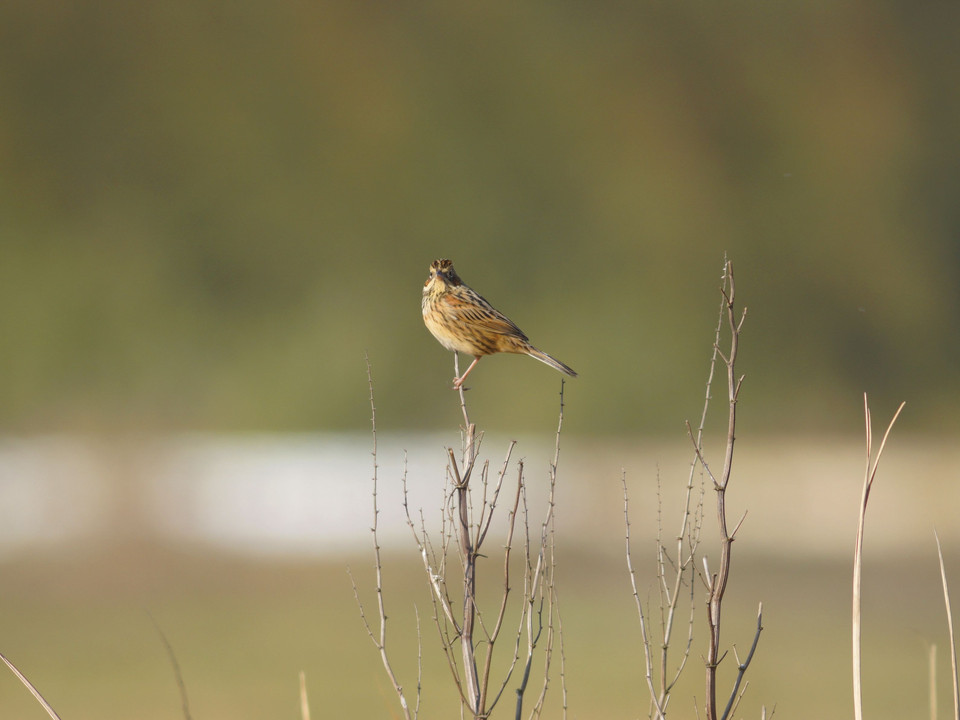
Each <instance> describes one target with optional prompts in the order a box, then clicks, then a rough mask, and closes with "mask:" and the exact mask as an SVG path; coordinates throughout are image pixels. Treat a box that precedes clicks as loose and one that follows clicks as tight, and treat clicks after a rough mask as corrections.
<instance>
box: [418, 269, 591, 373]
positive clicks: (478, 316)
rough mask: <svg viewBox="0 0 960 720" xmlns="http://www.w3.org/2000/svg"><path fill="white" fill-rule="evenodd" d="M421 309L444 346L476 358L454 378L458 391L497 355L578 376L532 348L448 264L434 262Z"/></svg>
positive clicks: (520, 331)
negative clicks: (488, 358) (523, 358)
mask: <svg viewBox="0 0 960 720" xmlns="http://www.w3.org/2000/svg"><path fill="white" fill-rule="evenodd" d="M421 306H422V309H423V322H424V324H425V325H426V326H427V329H428V330H429V331H430V332H431V333H433V336H434V337H435V338H436V339H437V340H439V341H440V344H441V345H443V346H444V347H445V348H447V350H453V351H455V352H461V353H465V354H467V355H471V356H472V357H473V362H472V363H471V364H470V367H468V368H467V369H466V371H465V372H464V373H463V375H461V376H460V377H458V378H454V380H453V387H454V389H455V390H457V389H459V388H460V386H461V385H462V384H463V381H464V379H465V378H466V377H467V375H468V374H469V373H470V371H471V370H473V368H474V366H475V365H476V364H477V363H478V362H479V361H480V358H481V357H483V356H484V355H492V354H494V353H498V352H507V353H517V354H521V355H529V356H530V357H535V358H536V359H537V360H540V361H541V362H544V363H546V364H547V365H549V366H550V367H553V368H556V369H557V370H559V371H560V372H562V373H565V374H566V375H569V376H570V377H576V376H577V374H576V373H575V372H574V371H573V370H571V369H570V368H569V367H567V366H566V365H564V364H563V363H562V362H560V361H559V360H557V359H556V358H553V357H550V356H549V355H547V354H546V353H545V352H542V351H540V350H538V349H537V348H535V347H534V346H533V345H531V344H530V341H529V339H527V336H526V335H524V334H523V331H522V330H520V328H518V327H517V326H516V325H515V324H514V323H513V322H512V321H511V320H510V319H509V318H508V317H507V316H506V315H504V314H503V313H502V312H500V311H499V310H497V309H496V308H494V307H493V306H492V305H491V304H490V303H488V302H487V301H486V300H485V299H484V298H483V297H482V296H481V295H480V294H479V293H477V292H475V291H474V290H472V289H471V288H470V287H468V286H467V285H464V283H463V281H462V280H461V279H460V277H459V276H458V275H457V273H456V271H455V270H454V269H453V263H452V262H450V261H449V260H434V261H433V263H432V264H431V265H430V277H429V278H427V282H426V283H425V284H424V287H423V301H422V303H421Z"/></svg>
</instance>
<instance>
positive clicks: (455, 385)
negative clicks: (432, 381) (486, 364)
mask: <svg viewBox="0 0 960 720" xmlns="http://www.w3.org/2000/svg"><path fill="white" fill-rule="evenodd" d="M478 362H480V358H478V357H475V358H474V359H473V362H472V363H470V367H468V368H467V369H466V370H464V371H463V375H461V376H460V377H458V378H454V379H453V389H454V390H459V389H460V386H461V385H463V381H464V380H466V379H467V375H469V374H470V371H471V370H473V366H474V365H476V364H477V363H478Z"/></svg>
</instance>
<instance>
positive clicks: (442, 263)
mask: <svg viewBox="0 0 960 720" xmlns="http://www.w3.org/2000/svg"><path fill="white" fill-rule="evenodd" d="M460 284H462V281H461V280H460V276H459V275H457V271H456V270H454V269H453V263H452V262H451V261H449V260H447V259H440V260H434V261H433V262H432V263H431V264H430V277H428V278H427V281H426V282H425V283H424V284H423V285H424V292H428V291H433V292H438V291H441V290H444V289H446V288H447V287H456V286H457V285H460Z"/></svg>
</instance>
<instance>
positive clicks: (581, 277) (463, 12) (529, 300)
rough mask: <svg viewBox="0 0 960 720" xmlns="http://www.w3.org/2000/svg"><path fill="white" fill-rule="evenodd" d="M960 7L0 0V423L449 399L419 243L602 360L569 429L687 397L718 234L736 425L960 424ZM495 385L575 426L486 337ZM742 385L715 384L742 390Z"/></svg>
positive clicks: (250, 414) (302, 413)
mask: <svg viewBox="0 0 960 720" xmlns="http://www.w3.org/2000/svg"><path fill="white" fill-rule="evenodd" d="M958 27H960V5H956V4H949V3H933V4H919V5H918V4H915V3H907V2H859V1H857V0H840V1H838V2H807V3H769V2H759V1H750V2H743V3H736V4H730V3H724V4H716V3H707V2H685V3H647V2H632V3H614V2H595V3H552V2H542V3H538V2H532V3H520V4H517V3H511V2H499V1H495V2H485V3H442V2H426V3H370V2H349V1H346V0H339V1H336V2H324V1H322V0H320V1H317V2H301V1H294V2H288V3H266V2H261V3H258V2H239V3H228V2H211V1H201V2H197V1H195V0H191V1H190V2H186V1H185V0H167V1H166V2H163V3H145V4H138V3H132V4H131V3H126V2H117V1H116V0H106V1H99V2H80V3H55V2H45V1H41V2H24V1H23V0H13V1H12V2H7V3H4V4H3V6H2V7H0V108H2V110H0V243H2V246H0V250H2V254H0V308H2V309H0V337H2V350H0V377H2V381H0V429H3V430H5V431H7V432H33V431H50V430H70V429H81V430H82V429H104V428H106V429H114V428H135V429H143V430H153V429H162V430H170V429H211V430H311V429H347V428H362V427H364V426H365V425H366V423H367V422H368V415H369V410H368V408H367V406H366V376H365V369H364V364H363V353H364V351H367V352H368V353H369V356H370V358H371V361H372V363H373V370H374V378H375V381H376V390H377V395H378V398H379V410H380V418H379V419H380V422H381V425H382V426H385V427H394V428H409V429H417V428H427V427H431V428H432V427H438V426H440V425H444V426H450V425H452V424H455V423H456V419H457V409H456V406H455V404H454V402H453V397H452V393H450V391H449V389H448V388H449V379H450V378H451V377H452V374H453V366H452V357H451V355H450V354H449V353H447V352H446V351H444V350H443V349H442V348H441V347H440V346H439V345H438V344H437V343H436V342H435V341H434V340H433V339H432V338H431V337H430V336H429V335H428V334H427V332H426V330H425V329H424V328H423V326H422V323H421V320H420V311H419V294H420V287H421V283H422V282H423V280H424V279H425V277H426V269H427V266H428V264H429V262H430V261H431V260H432V259H434V258H435V257H440V256H445V257H450V258H452V259H453V260H454V261H455V262H456V263H457V267H458V270H459V271H460V274H461V275H462V276H463V277H464V279H465V280H466V282H467V283H469V284H471V285H472V286H473V287H475V288H476V289H478V290H479V291H480V292H481V293H483V294H484V295H485V296H486V297H487V298H488V299H490V300H491V301H492V302H493V303H494V304H495V305H497V306H498V307H500V308H501V309H502V310H503V311H504V312H506V313H507V314H508V315H509V316H510V317H511V318H513V319H514V320H515V321H516V322H517V323H518V324H519V325H520V326H521V327H522V328H524V329H525V330H526V332H527V333H528V334H529V335H530V336H531V339H532V340H533V342H534V343H535V344H537V345H538V346H540V347H541V348H542V349H544V350H546V351H547V352H550V353H551V354H555V355H556V356H557V357H559V358H560V359H562V360H563V361H564V362H566V363H568V364H570V365H571V366H573V367H574V368H575V369H577V370H578V371H579V372H580V373H581V377H580V378H579V379H577V380H574V381H571V382H569V383H568V384H567V401H568V403H569V406H568V407H571V408H575V409H576V412H572V411H571V412H570V413H569V417H568V422H569V427H571V428H572V429H573V430H574V431H576V432H583V433H605V432H623V431H631V430H637V429H641V430H644V431H663V430H668V431H671V432H676V431H682V421H683V420H684V419H685V418H695V417H697V416H698V414H699V406H700V403H701V398H702V395H703V381H704V379H705V377H706V371H707V360H708V357H709V353H710V350H711V343H712V341H713V328H714V327H715V323H716V310H717V308H718V307H719V296H718V292H717V288H718V286H719V273H720V269H721V266H722V262H723V256H724V253H725V252H726V253H728V254H729V256H730V257H731V258H732V260H733V261H734V263H735V268H736V271H737V277H738V293H739V298H740V299H741V300H742V301H743V303H745V304H747V305H748V306H749V315H748V320H747V323H746V326H745V335H744V338H743V350H742V353H743V354H742V357H741V360H742V362H741V367H740V370H741V371H743V372H744V373H746V374H747V381H746V384H745V386H744V391H743V395H742V400H743V401H744V403H745V404H744V414H743V416H742V423H743V424H742V425H741V429H743V428H749V427H751V424H753V427H758V428H759V427H762V428H766V429H771V430H777V429H783V430H808V431H821V432H822V431H828V432H833V431H842V430H856V429H857V428H858V427H859V426H860V420H859V412H860V403H861V399H860V398H861V394H862V392H863V391H869V392H870V394H871V404H872V405H873V407H874V408H875V410H877V411H878V412H882V410H883V408H885V407H889V408H890V409H891V410H892V408H893V407H894V406H895V404H896V402H898V401H899V400H902V399H905V400H907V401H908V403H909V408H910V410H909V413H908V414H907V415H906V416H905V417H904V424H909V423H913V427H915V428H916V429H918V430H937V431H941V430H944V429H956V428H957V427H958V425H960V423H958V410H957V399H958V390H960V382H958V381H960V362H958V357H960V202H958V198H960V93H958V92H957V81H956V78H957V77H958V76H960V42H958V33H957V28H958ZM472 377H473V383H472V386H473V388H474V390H473V391H472V393H471V397H472V399H473V405H474V410H475V414H476V419H477V420H478V421H479V422H480V423H482V424H486V425H492V426H494V427H496V428H497V429H501V430H502V431H504V432H513V431H515V430H524V429H527V430H529V429H531V428H537V429H542V428H544V427H549V426H550V425H551V424H552V423H553V422H555V420H554V417H555V414H556V409H557V401H556V390H557V389H558V387H559V383H560V379H559V378H560V376H559V375H558V374H556V373H555V372H553V371H552V370H550V369H549V368H546V367H545V366H543V365H541V364H539V363H536V362H534V361H532V360H529V359H526V358H517V357H498V358H492V359H487V360H484V361H483V363H481V365H480V367H479V368H478V369H477V371H476V374H475V375H474V376H472ZM723 395H724V393H723V392H721V391H720V388H716V389H715V392H714V396H715V397H716V398H718V400H719V399H720V398H722V397H723Z"/></svg>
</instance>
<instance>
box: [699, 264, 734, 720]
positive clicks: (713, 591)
mask: <svg viewBox="0 0 960 720" xmlns="http://www.w3.org/2000/svg"><path fill="white" fill-rule="evenodd" d="M735 295H736V288H735V284H734V280H733V264H732V263H730V262H727V265H726V268H725V283H724V288H723V297H724V300H725V303H724V304H725V308H726V309H725V314H726V317H727V324H728V326H729V328H730V348H729V350H728V352H727V355H726V356H723V354H722V353H721V357H723V360H724V362H725V364H726V366H727V399H728V402H729V412H728V416H727V447H726V453H725V455H724V458H723V471H722V473H721V474H720V477H719V478H715V479H714V489H715V490H716V492H717V525H718V527H719V531H720V568H719V570H718V572H717V573H716V575H714V576H713V577H712V578H707V581H708V583H709V589H710V601H709V603H708V604H707V620H708V624H709V627H710V642H709V645H708V647H707V687H706V695H707V699H706V702H707V705H706V715H707V718H708V720H717V717H718V714H717V665H718V664H719V662H720V615H721V610H722V606H723V595H724V593H725V592H726V589H727V580H728V579H729V578H730V555H731V550H732V547H733V537H732V536H731V535H730V533H729V531H728V530H727V509H726V490H727V484H728V483H729V481H730V473H731V471H732V469H733V445H734V441H735V439H736V426H737V396H738V395H739V392H740V380H738V379H737V377H736V374H735V366H736V360H737V349H738V346H739V342H740V327H741V325H742V323H743V316H741V318H740V320H739V322H738V321H737V318H736V315H735V313H734V299H735ZM741 380H742V378H741Z"/></svg>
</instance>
